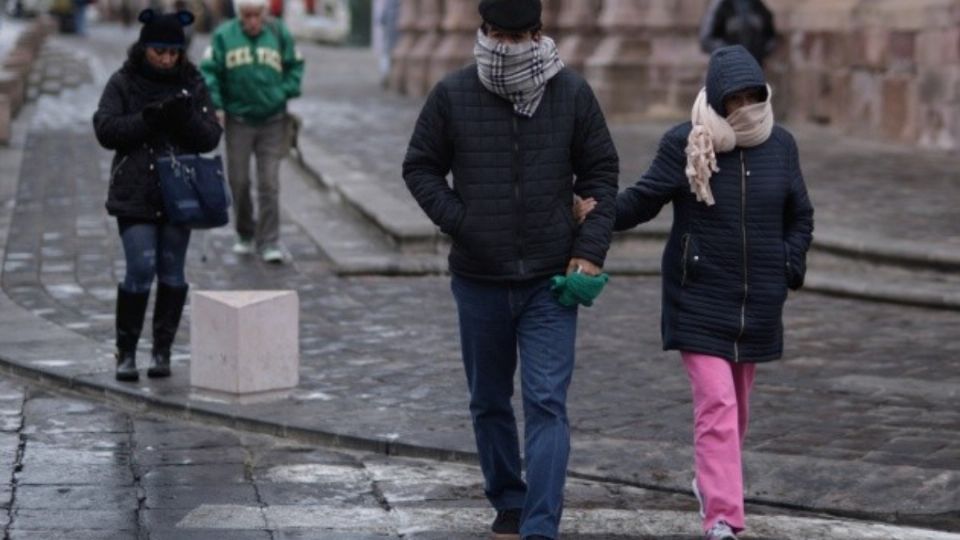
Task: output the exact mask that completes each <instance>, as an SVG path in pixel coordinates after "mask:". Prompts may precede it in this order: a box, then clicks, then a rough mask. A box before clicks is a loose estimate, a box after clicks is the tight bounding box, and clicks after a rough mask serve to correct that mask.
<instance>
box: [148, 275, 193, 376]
mask: <svg viewBox="0 0 960 540" xmlns="http://www.w3.org/2000/svg"><path fill="white" fill-rule="evenodd" d="M189 289H190V286H189V285H187V286H184V287H170V286H169V285H164V284H163V283H158V284H157V300H156V302H155V303H154V309H153V354H152V355H151V358H152V361H151V363H150V368H149V369H147V376H148V377H169V376H170V347H172V346H173V339H174V338H175V337H176V336H177V328H178V327H179V326H180V315H182V314H183V304H184V303H185V302H186V301H187V291H188V290H189Z"/></svg>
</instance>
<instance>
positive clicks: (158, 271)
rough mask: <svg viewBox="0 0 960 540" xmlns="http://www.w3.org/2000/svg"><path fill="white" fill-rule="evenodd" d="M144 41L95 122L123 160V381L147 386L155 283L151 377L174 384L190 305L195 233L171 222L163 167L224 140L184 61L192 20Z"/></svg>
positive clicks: (114, 170)
mask: <svg viewBox="0 0 960 540" xmlns="http://www.w3.org/2000/svg"><path fill="white" fill-rule="evenodd" d="M140 21H141V22H142V23H144V24H143V28H142V29H141V32H140V39H139V40H138V41H137V42H136V43H134V44H133V46H131V47H130V50H129V53H128V58H127V61H126V62H125V63H124V65H123V67H122V68H121V69H120V70H119V71H117V72H116V73H114V74H113V76H112V77H111V78H110V81H109V82H108V83H107V86H106V88H104V90H103V95H102V96H101V98H100V104H99V106H98V107H97V112H96V113H95V114H94V116H93V124H94V130H95V132H96V135H97V140H99V141H100V144H101V145H103V146H104V147H105V148H108V149H110V150H115V151H116V154H115V155H114V158H113V165H112V167H111V172H110V189H109V193H108V195H107V204H106V206H107V211H108V212H109V213H110V215H112V216H114V217H116V218H117V224H118V227H119V229H120V237H121V240H122V242H123V251H124V255H125V257H126V262H127V270H126V276H125V277H124V280H123V283H121V284H120V285H119V286H118V287H117V320H116V330H117V371H116V378H117V380H121V381H136V380H137V379H138V378H139V374H138V371H137V363H136V350H137V341H138V340H139V338H140V332H141V330H142V327H143V319H144V315H145V312H146V309H147V300H148V299H149V297H150V289H151V287H152V285H153V281H154V279H156V280H157V298H156V301H155V303H154V312H153V354H152V363H151V365H150V367H149V368H148V370H147V375H148V376H150V377H166V376H168V375H170V348H171V346H172V344H173V340H174V337H175V336H176V333H177V328H178V327H179V325H180V316H181V314H182V312H183V305H184V302H185V301H186V298H187V289H188V286H187V282H186V278H185V275H184V262H185V259H186V254H187V245H188V244H189V242H190V230H189V229H187V228H185V227H179V226H174V225H171V224H169V223H168V222H167V219H166V216H165V215H164V209H163V199H162V197H161V193H160V179H159V175H158V173H157V158H160V157H162V156H167V155H170V154H182V153H199V152H209V151H211V150H213V149H214V148H216V147H217V143H218V142H219V140H220V134H221V132H222V130H221V128H220V125H219V123H218V122H217V117H216V113H215V110H214V108H213V104H212V103H211V101H210V97H209V93H208V92H207V89H206V86H205V85H204V82H203V78H202V77H201V76H200V72H199V71H197V69H196V68H195V67H194V66H193V65H192V64H191V63H190V62H189V61H188V60H187V58H186V55H185V53H184V51H183V49H184V47H185V44H186V39H185V35H184V31H183V27H184V26H185V25H189V24H190V23H191V22H193V15H191V14H190V12H187V11H181V12H179V13H175V14H173V13H171V14H167V15H159V14H156V13H154V12H153V11H152V10H149V9H147V10H144V11H143V12H141V13H140Z"/></svg>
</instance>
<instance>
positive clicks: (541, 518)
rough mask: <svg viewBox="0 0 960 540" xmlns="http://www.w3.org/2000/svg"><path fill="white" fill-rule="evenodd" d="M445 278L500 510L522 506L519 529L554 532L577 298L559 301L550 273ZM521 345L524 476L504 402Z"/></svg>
mask: <svg viewBox="0 0 960 540" xmlns="http://www.w3.org/2000/svg"><path fill="white" fill-rule="evenodd" d="M451 288H452V290H453V295H454V298H455V299H456V302H457V311H458V313H459V316H460V343H461V347H462V349H463V364H464V367H465V369H466V372H467V384H468V385H469V388H470V414H471V416H472V417H473V430H474V434H475V435H476V439H477V451H478V453H479V454H480V466H481V468H482V469H483V476H484V480H485V483H486V487H485V492H486V495H487V498H488V499H489V500H490V503H491V504H492V505H493V507H494V508H496V509H497V510H506V509H510V508H522V509H523V517H522V525H521V529H520V534H521V536H524V537H526V536H529V535H534V534H540V535H544V536H547V537H548V538H556V537H557V530H558V527H559V525H560V516H561V514H562V512H563V487H564V483H565V481H566V475H567V461H568V459H569V455H570V427H569V424H568V421H567V408H566V402H567V388H568V387H569V386H570V379H571V376H572V374H573V365H574V343H575V341H576V334H577V308H576V307H565V306H562V305H560V303H558V302H557V300H556V299H555V298H554V296H553V293H552V292H551V291H550V281H549V280H548V279H537V280H533V281H528V282H521V283H509V282H485V281H479V280H473V279H468V278H464V277H461V276H456V275H455V276H454V277H453V281H452V284H451ZM518 349H519V358H520V384H521V389H522V396H523V415H524V423H525V430H526V433H525V441H524V443H525V444H524V455H525V456H526V482H524V480H523V478H522V477H521V462H520V448H519V441H518V436H517V423H516V418H515V416H514V413H513V406H512V405H511V403H510V398H511V396H512V395H513V376H514V373H515V371H516V369H517V352H518Z"/></svg>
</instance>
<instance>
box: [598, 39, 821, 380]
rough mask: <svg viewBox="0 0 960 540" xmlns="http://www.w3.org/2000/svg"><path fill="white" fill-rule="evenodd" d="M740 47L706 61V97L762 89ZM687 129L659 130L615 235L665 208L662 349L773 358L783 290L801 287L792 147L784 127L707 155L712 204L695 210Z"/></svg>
mask: <svg viewBox="0 0 960 540" xmlns="http://www.w3.org/2000/svg"><path fill="white" fill-rule="evenodd" d="M763 84H764V82H763V73H762V71H760V67H759V66H758V65H757V64H756V62H755V61H754V60H753V58H752V57H750V55H749V53H747V51H746V50H745V49H743V48H740V47H737V48H728V49H724V54H715V55H714V58H713V59H712V61H711V64H710V70H709V73H708V78H707V87H708V88H707V90H708V92H707V94H708V99H709V101H710V102H711V104H712V105H714V108H715V109H718V110H720V109H722V107H721V105H720V104H721V103H722V101H723V98H724V97H725V96H727V95H729V94H732V93H734V92H736V91H738V90H742V89H745V88H748V87H754V86H760V85H763ZM690 130H691V125H690V123H689V122H688V123H685V124H682V125H679V126H677V127H675V128H674V129H672V130H671V131H669V132H668V133H667V134H666V135H665V136H664V137H663V140H662V141H661V143H660V148H659V151H658V152H657V155H656V158H655V159H654V162H653V164H652V165H651V166H650V169H649V170H648V171H647V172H646V173H645V174H644V175H643V177H642V178H640V180H639V181H638V182H637V183H636V185H634V186H632V187H630V188H628V189H627V190H625V191H624V192H623V193H621V194H620V195H619V196H618V197H617V220H616V228H617V229H618V230H623V229H628V228H631V227H634V226H636V225H637V224H639V223H642V222H645V221H648V220H650V219H653V218H654V217H655V216H656V214H657V213H658V212H659V211H660V209H661V207H662V206H663V205H665V204H667V203H673V212H674V218H673V228H672V230H671V233H670V238H669V240H668V242H667V246H666V249H665V250H664V253H663V311H662V321H661V324H662V326H661V329H662V333H663V346H664V349H676V350H683V351H690V352H698V353H703V354H709V355H713V356H719V357H722V358H726V359H727V360H730V361H734V362H764V361H769V360H775V359H778V358H780V357H781V355H782V352H783V323H782V311H783V304H784V301H785V300H786V298H787V289H788V288H791V289H798V288H800V287H801V286H802V285H803V279H804V272H805V269H806V262H805V261H806V254H807V249H808V248H809V247H810V242H811V240H812V232H813V207H812V205H811V204H810V200H809V199H808V198H807V190H806V187H805V185H804V182H803V175H802V174H801V172H800V164H799V159H798V155H797V146H796V143H795V142H794V140H793V137H792V136H791V135H790V133H788V132H787V131H786V130H785V129H783V128H780V127H775V128H774V130H773V134H772V136H771V137H770V138H769V139H768V140H767V141H766V142H765V143H763V144H761V145H759V146H756V147H753V148H736V149H734V150H733V151H731V152H726V153H723V154H719V155H718V156H717V161H718V165H719V168H720V172H718V173H714V175H713V177H712V178H711V180H710V186H711V190H712V191H713V195H714V197H715V199H716V205H714V206H707V205H706V204H704V203H702V202H697V200H696V197H695V195H694V194H693V193H691V192H690V186H689V182H688V180H687V178H686V175H685V173H684V166H685V164H686V156H685V154H684V149H685V147H686V144H687V135H689V133H690Z"/></svg>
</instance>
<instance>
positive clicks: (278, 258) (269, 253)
mask: <svg viewBox="0 0 960 540" xmlns="http://www.w3.org/2000/svg"><path fill="white" fill-rule="evenodd" d="M260 259H261V260H262V261H263V262H265V263H272V264H283V252H282V251H280V248H278V247H276V246H270V247H265V248H263V251H261V252H260Z"/></svg>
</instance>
